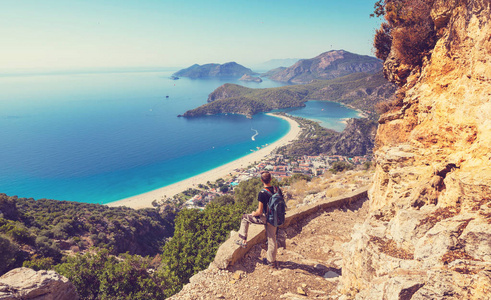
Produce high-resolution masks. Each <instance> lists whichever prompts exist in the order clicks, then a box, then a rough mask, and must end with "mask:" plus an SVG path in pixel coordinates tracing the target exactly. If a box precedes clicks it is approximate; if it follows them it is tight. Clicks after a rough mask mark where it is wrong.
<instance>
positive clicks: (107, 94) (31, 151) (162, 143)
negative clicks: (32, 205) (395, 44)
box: [0, 70, 347, 203]
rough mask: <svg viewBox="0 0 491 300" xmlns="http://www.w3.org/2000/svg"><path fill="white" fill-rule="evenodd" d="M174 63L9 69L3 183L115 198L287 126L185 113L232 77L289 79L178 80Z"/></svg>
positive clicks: (2, 79)
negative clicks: (147, 68) (97, 69)
mask: <svg viewBox="0 0 491 300" xmlns="http://www.w3.org/2000/svg"><path fill="white" fill-rule="evenodd" d="M173 71H174V70H167V71H160V72H133V73H124V72H121V73H99V74H98V73H93V74H90V73H83V74H82V73H81V74H76V73H72V74H51V75H42V74H39V75H25V76H0V141H2V146H1V147H0V193H6V194H8V195H18V196H19V197H32V198H35V199H40V198H49V199H58V200H70V201H78V202H88V203H109V202H112V201H116V200H119V199H122V198H126V197H130V196H133V195H137V194H140V193H143V192H147V191H150V190H154V189H157V188H159V187H162V186H166V185H169V184H172V183H175V182H178V181H180V180H183V179H186V178H189V177H191V176H194V175H197V174H199V173H202V172H205V171H208V170H210V169H213V168H215V167H217V166H220V165H223V164H225V163H227V162H230V161H232V160H235V159H237V158H239V157H242V156H244V155H247V154H249V153H250V150H251V149H256V147H260V146H262V145H265V144H266V143H268V144H270V143H272V142H274V141H276V140H278V139H279V138H281V137H282V136H283V135H284V134H285V133H286V132H288V130H289V125H288V123H287V122H286V121H284V120H281V119H279V118H274V117H270V116H267V115H264V114H259V115H255V116H254V118H253V119H247V118H245V117H243V116H238V115H220V116H207V117H200V118H192V119H186V118H178V117H177V115H178V114H182V113H184V112H185V111H186V110H188V109H191V108H195V107H197V106H199V105H202V104H204V103H206V99H207V97H208V94H209V93H211V92H212V91H213V90H214V89H215V88H216V87H218V86H220V85H222V84H224V83H226V82H232V83H239V84H241V85H245V86H248V87H253V88H259V87H261V88H266V87H275V86H280V85H281V84H280V83H275V82H272V81H268V80H265V81H263V82H262V83H259V84H258V83H254V82H250V83H244V82H237V81H236V80H226V79H221V80H219V79H206V80H203V79H200V80H192V79H187V78H181V79H179V80H170V79H169V78H168V77H169V76H170V75H171V74H172V73H173ZM166 96H169V97H168V98H167V97H166ZM307 107H309V106H307ZM339 117H342V118H345V117H347V116H344V115H340V116H339ZM256 130H257V135H256ZM253 136H254V139H252V137H253Z"/></svg>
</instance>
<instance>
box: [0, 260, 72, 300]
mask: <svg viewBox="0 0 491 300" xmlns="http://www.w3.org/2000/svg"><path fill="white" fill-rule="evenodd" d="M0 299H1V300H20V299H22V300H29V299H36V300H77V299H79V297H78V295H77V292H76V290H75V286H74V285H73V284H72V283H71V282H70V281H68V279H67V278H66V277H64V276H61V275H59V274H58V273H56V272H55V271H45V270H41V271H34V270H33V269H29V268H18V269H14V270H11V271H10V272H8V273H6V274H4V275H3V276H2V277H0Z"/></svg>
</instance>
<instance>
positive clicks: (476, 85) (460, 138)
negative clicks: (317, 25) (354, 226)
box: [342, 0, 491, 299]
mask: <svg viewBox="0 0 491 300" xmlns="http://www.w3.org/2000/svg"><path fill="white" fill-rule="evenodd" d="M490 6H491V1H489V0H452V1H443V0H436V1H434V4H433V7H432V11H431V17H432V19H433V22H434V24H435V29H436V31H437V37H438V40H437V43H436V45H435V47H434V49H433V50H432V52H431V56H429V59H426V60H425V61H424V63H423V66H422V67H421V68H412V69H410V70H408V69H407V66H404V65H402V64H398V63H395V62H397V57H393V55H394V53H393V52H391V56H389V59H387V60H386V62H385V65H384V71H385V73H386V75H387V77H388V78H390V79H391V80H392V81H394V82H397V83H398V84H399V86H401V89H400V90H401V91H404V94H403V95H404V96H403V98H402V99H401V100H402V103H401V104H400V105H399V106H398V107H397V109H393V110H392V111H389V112H387V113H386V114H385V115H383V116H382V117H381V118H380V120H379V123H380V126H379V129H378V132H377V137H376V143H377V144H376V150H375V152H374V155H375V159H376V163H377V171H376V175H375V179H374V185H373V187H372V188H371V190H370V192H369V198H370V211H371V213H370V216H369V217H368V218H367V220H366V221H365V223H364V224H363V225H362V226H360V227H359V228H358V230H357V231H356V233H355V234H354V235H353V238H352V241H351V242H350V243H348V244H347V251H346V253H345V257H344V266H343V279H342V280H343V289H344V292H345V293H346V294H347V295H348V297H349V298H355V299H489V297H490V295H491V24H490V16H491V8H490ZM401 74H403V75H401ZM404 74H405V75H404ZM401 78H402V79H401Z"/></svg>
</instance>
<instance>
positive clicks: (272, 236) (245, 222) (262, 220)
mask: <svg viewBox="0 0 491 300" xmlns="http://www.w3.org/2000/svg"><path fill="white" fill-rule="evenodd" d="M261 182H262V183H263V187H264V189H262V190H261V191H260V192H259V194H258V195H257V200H258V202H259V204H258V207H257V210H256V211H254V212H253V213H251V214H243V215H242V219H241V222H240V229H239V238H240V240H238V241H236V243H237V244H238V245H240V246H241V247H242V248H246V247H247V232H248V230H249V224H263V225H265V227H266V237H267V239H268V252H267V255H266V256H267V262H266V263H267V264H268V265H270V266H272V267H273V268H277V263H276V252H277V249H278V245H277V243H276V232H277V229H278V227H275V226H273V225H272V224H270V223H269V222H267V221H266V220H267V217H266V214H267V207H268V201H269V199H270V198H271V196H272V195H273V194H274V193H275V192H278V193H280V194H281V190H280V189H279V188H275V187H273V186H272V185H271V174H270V173H269V172H267V171H264V172H261Z"/></svg>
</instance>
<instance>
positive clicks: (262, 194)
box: [257, 186, 274, 214]
mask: <svg viewBox="0 0 491 300" xmlns="http://www.w3.org/2000/svg"><path fill="white" fill-rule="evenodd" d="M265 189H268V191H270V192H271V194H274V187H272V186H268V187H266V188H265ZM269 198H270V196H269V195H268V193H266V192H265V191H264V190H261V191H260V192H259V194H258V195H257V201H259V202H262V203H263V213H264V214H266V211H267V209H268V202H269Z"/></svg>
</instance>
